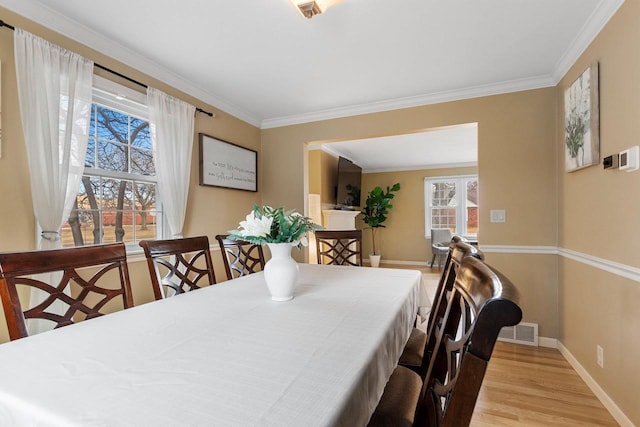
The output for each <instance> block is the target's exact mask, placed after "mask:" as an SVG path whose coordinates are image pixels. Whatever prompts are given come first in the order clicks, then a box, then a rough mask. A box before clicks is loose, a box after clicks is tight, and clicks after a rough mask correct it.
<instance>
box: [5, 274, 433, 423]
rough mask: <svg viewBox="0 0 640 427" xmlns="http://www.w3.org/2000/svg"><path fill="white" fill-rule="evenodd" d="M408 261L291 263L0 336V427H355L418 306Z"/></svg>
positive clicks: (421, 301)
mask: <svg viewBox="0 0 640 427" xmlns="http://www.w3.org/2000/svg"><path fill="white" fill-rule="evenodd" d="M425 298H426V293H425V292H424V290H423V283H422V275H421V273H420V272H419V271H416V270H405V269H392V268H389V269H387V268H367V267H347V266H331V265H315V264H299V278H298V284H297V286H296V289H295V293H294V298H293V299H292V300H290V301H287V302H276V301H272V300H271V298H270V294H269V291H268V289H267V286H266V283H265V280H264V275H263V273H262V272H259V273H255V274H250V275H247V276H244V277H241V278H238V279H234V280H230V281H226V282H222V283H219V284H216V285H213V286H208V287H204V288H202V289H198V290H195V291H193V292H188V293H185V294H181V295H178V296H174V297H171V298H166V299H164V300H160V301H153V302H150V303H146V304H141V305H138V306H136V307H133V308H130V309H127V310H122V311H118V312H115V313H112V314H107V315H104V316H101V317H97V318H93V319H90V320H87V321H83V322H78V323H76V324H73V325H70V326H66V327H63V328H58V329H55V330H52V331H49V332H44V333H40V334H36V335H32V336H29V337H27V338H22V339H19V340H15V341H12V342H8V343H4V344H0V426H4V427H8V426H20V427H22V426H82V427H87V426H109V427H112V426H136V427H140V426H154V427H155V426H278V427H283V426H349V427H355V426H364V425H366V424H367V422H368V420H369V418H370V416H371V414H372V413H373V411H374V410H375V407H376V405H377V403H378V401H379V399H380V397H381V395H382V392H383V390H384V387H385V384H386V382H387V380H388V379H389V377H390V375H391V372H392V371H393V369H394V367H395V366H396V364H397V361H398V358H399V356H400V354H401V352H402V349H403V347H404V345H405V343H406V341H407V339H408V337H409V334H410V332H411V330H412V328H413V326H414V322H415V319H416V314H417V312H418V310H419V309H428V301H427V300H425Z"/></svg>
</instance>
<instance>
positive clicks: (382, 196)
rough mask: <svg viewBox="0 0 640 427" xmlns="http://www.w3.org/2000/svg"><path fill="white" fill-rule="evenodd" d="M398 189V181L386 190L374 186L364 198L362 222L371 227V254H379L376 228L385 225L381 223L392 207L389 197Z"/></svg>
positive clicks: (391, 197)
mask: <svg viewBox="0 0 640 427" xmlns="http://www.w3.org/2000/svg"><path fill="white" fill-rule="evenodd" d="M398 190H400V183H399V182H397V183H395V184H394V185H393V186H392V187H387V190H386V191H383V190H382V188H381V187H376V188H374V189H373V190H371V191H370V192H369V194H368V195H367V199H366V200H365V203H364V210H363V212H362V215H363V216H364V218H363V220H364V222H365V223H366V224H367V225H368V226H369V228H371V238H372V245H373V255H379V253H378V250H377V248H376V230H377V229H378V228H380V227H385V226H384V225H383V224H382V223H383V222H385V221H386V220H387V216H388V215H389V209H391V208H392V207H393V205H392V204H391V199H393V197H394V194H393V193H394V192H396V191H398Z"/></svg>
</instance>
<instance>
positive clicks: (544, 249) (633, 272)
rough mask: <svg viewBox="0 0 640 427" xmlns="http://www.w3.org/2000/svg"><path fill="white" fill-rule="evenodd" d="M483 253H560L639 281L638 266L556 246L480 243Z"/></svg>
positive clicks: (639, 270) (574, 259) (639, 269)
mask: <svg viewBox="0 0 640 427" xmlns="http://www.w3.org/2000/svg"><path fill="white" fill-rule="evenodd" d="M480 248H481V249H482V251H483V252H485V253H508V254H540V255H560V256H562V257H564V258H567V259H570V260H573V261H577V262H580V263H582V264H585V265H588V266H590V267H594V268H597V269H599V270H604V271H606V272H609V273H611V274H615V275H618V276H621V277H624V278H627V279H629V280H633V281H634V282H640V268H638V267H633V266H631V265H627V264H622V263H619V262H615V261H611V260H608V259H604V258H600V257H597V256H593V255H589V254H585V253H582V252H578V251H574V250H571V249H566V248H560V247H556V246H516V245H480Z"/></svg>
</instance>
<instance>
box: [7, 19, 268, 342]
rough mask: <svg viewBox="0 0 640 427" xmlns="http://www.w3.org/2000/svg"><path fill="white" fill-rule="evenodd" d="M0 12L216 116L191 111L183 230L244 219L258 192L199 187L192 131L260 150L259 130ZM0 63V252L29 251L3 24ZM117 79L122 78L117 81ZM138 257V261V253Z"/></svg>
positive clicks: (143, 284) (139, 282) (206, 231)
mask: <svg viewBox="0 0 640 427" xmlns="http://www.w3.org/2000/svg"><path fill="white" fill-rule="evenodd" d="M0 14H1V16H2V19H3V20H5V21H6V22H8V23H10V24H11V25H14V26H16V27H20V28H23V29H25V30H27V31H30V32H32V33H34V34H36V35H38V36H40V37H43V38H45V39H46V40H49V41H51V42H53V43H56V44H58V45H60V46H62V47H64V48H67V49H69V50H72V51H74V52H77V53H79V54H81V55H84V56H86V57H87V58H89V59H92V60H94V61H95V62H97V63H99V64H101V65H104V66H106V67H109V68H111V69H113V70H116V71H118V72H120V73H122V74H124V75H127V76H130V77H131V78H133V79H136V80H138V81H141V82H144V83H147V84H149V85H151V86H153V87H156V88H158V89H160V90H162V91H165V92H167V93H169V94H170V95H173V96H176V97H178V98H180V99H183V100H185V101H187V102H190V103H192V104H194V105H196V106H198V107H201V108H203V109H205V110H208V111H213V112H215V114H216V117H215V118H213V119H212V118H209V117H208V116H205V115H203V114H197V115H196V122H195V135H194V140H193V144H194V147H193V158H192V168H191V184H190V187H189V199H188V205H187V216H186V219H185V225H184V230H183V234H184V235H185V236H195V235H207V236H209V239H210V241H211V242H212V243H216V242H215V240H214V236H215V235H216V234H219V233H224V232H226V231H227V230H229V229H232V228H236V227H237V225H238V221H239V220H241V219H243V218H244V217H245V215H246V214H247V213H248V212H249V211H250V210H251V207H252V205H253V204H254V203H260V193H259V192H258V193H253V192H246V191H238V190H229V189H222V188H214V187H201V186H199V185H198V135H197V134H198V132H202V133H206V134H208V135H212V136H215V137H218V138H221V139H224V140H227V141H231V142H233V143H236V144H238V145H242V146H244V147H247V148H250V149H253V150H257V151H259V150H260V130H259V129H257V128H256V127H254V126H251V125H249V124H247V123H245V122H243V121H241V120H239V119H236V118H235V117H233V116H230V115H228V114H226V113H224V112H223V111H220V110H218V109H216V108H215V107H214V106H211V105H206V104H205V103H204V102H202V101H199V100H197V99H195V98H193V97H191V96H188V95H186V94H184V93H181V92H180V91H177V90H176V89H174V88H172V87H169V86H167V85H166V84H163V83H161V82H159V81H157V80H155V79H153V78H151V77H149V76H146V75H144V74H142V73H140V72H138V71H137V70H134V69H131V68H129V67H127V66H125V65H123V64H120V63H118V62H116V61H114V60H112V59H110V58H108V57H106V56H104V55H102V54H100V53H98V52H95V51H93V50H91V49H88V48H87V47H85V46H82V45H81V44H78V43H76V42H73V41H70V40H68V39H66V38H65V37H62V36H60V35H58V34H56V33H54V32H52V31H49V30H47V29H44V28H43V27H41V26H39V25H36V24H34V23H32V22H30V21H28V20H26V19H24V18H21V17H19V16H18V15H15V14H13V13H11V12H9V11H8V10H5V9H3V8H1V7H0ZM0 61H1V63H2V115H3V117H2V119H3V120H2V158H0V195H1V196H2V200H3V203H2V204H1V205H0V251H17V250H29V249H34V248H35V245H36V236H35V229H36V225H35V219H34V216H33V207H32V203H31V193H30V190H29V173H28V168H27V157H26V149H25V146H24V139H23V136H22V127H21V122H20V115H19V114H20V113H19V110H18V95H17V89H16V75H15V65H14V59H13V32H12V31H10V30H9V29H7V28H0ZM101 75H102V76H103V77H106V78H112V79H113V78H114V76H112V75H110V74H109V73H101ZM116 81H118V80H116ZM118 83H124V82H122V81H118ZM131 87H133V88H134V89H138V90H140V89H141V88H140V87H138V86H135V85H133V86H131ZM259 156H260V154H259ZM212 255H213V257H214V262H215V266H214V267H215V269H216V276H217V277H218V279H219V280H223V279H224V278H225V272H224V268H223V266H222V263H221V258H220V254H219V252H213V254H212ZM137 258H138V259H139V257H137ZM129 268H130V274H131V281H132V286H133V289H134V299H135V303H136V304H140V303H144V302H147V301H150V300H151V299H152V293H151V284H150V281H149V273H148V270H147V268H146V264H145V263H144V262H131V263H130V267H129ZM7 340H8V334H7V332H6V325H5V322H4V316H0V342H4V341H7Z"/></svg>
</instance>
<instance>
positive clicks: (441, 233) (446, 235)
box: [431, 228, 453, 252]
mask: <svg viewBox="0 0 640 427" xmlns="http://www.w3.org/2000/svg"><path fill="white" fill-rule="evenodd" d="M452 237H453V233H451V230H450V229H448V228H432V229H431V251H432V252H433V251H435V248H434V247H433V245H437V244H443V245H445V246H446V245H447V244H448V243H449V242H450V241H451V238H452Z"/></svg>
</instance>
